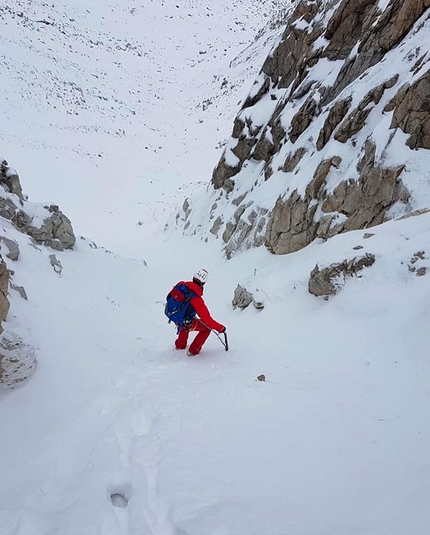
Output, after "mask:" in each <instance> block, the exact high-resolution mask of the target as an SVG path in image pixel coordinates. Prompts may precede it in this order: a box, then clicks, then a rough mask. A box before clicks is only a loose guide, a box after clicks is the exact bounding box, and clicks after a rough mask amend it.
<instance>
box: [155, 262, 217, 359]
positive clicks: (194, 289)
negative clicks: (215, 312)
mask: <svg viewBox="0 0 430 535" xmlns="http://www.w3.org/2000/svg"><path fill="white" fill-rule="evenodd" d="M208 275H209V273H208V272H207V271H206V269H199V271H197V272H196V273H195V274H194V276H193V280H192V281H187V282H185V281H181V282H178V283H177V284H176V285H175V286H174V287H173V289H172V290H171V291H170V292H169V294H168V295H167V302H166V306H165V314H166V316H167V317H168V318H169V321H173V323H175V325H176V327H177V333H178V337H177V339H176V340H175V347H176V349H185V348H186V347H187V342H188V336H189V334H190V332H191V331H197V333H198V334H197V336H196V337H195V338H194V340H193V342H192V343H191V345H190V347H189V349H188V351H187V355H188V356H195V355H198V354H199V353H200V351H201V349H202V347H203V344H204V343H205V342H206V340H207V339H208V337H209V335H210V333H211V330H215V331H218V332H219V333H223V332H225V330H226V329H225V327H224V325H221V323H218V322H217V321H215V320H214V319H213V318H212V316H211V315H210V312H209V310H208V308H207V306H206V304H205V302H204V301H203V297H202V295H203V288H204V285H205V283H206V281H207V280H208ZM196 316H198V317H196Z"/></svg>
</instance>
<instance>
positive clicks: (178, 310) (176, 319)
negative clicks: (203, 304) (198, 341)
mask: <svg viewBox="0 0 430 535" xmlns="http://www.w3.org/2000/svg"><path fill="white" fill-rule="evenodd" d="M193 297H196V294H195V293H194V292H192V291H191V290H190V289H189V288H188V286H187V285H186V284H185V283H184V282H182V283H181V282H180V283H178V284H177V285H176V286H174V287H173V288H172V290H171V291H170V292H169V293H168V294H167V297H166V306H165V307H164V313H165V314H166V316H167V317H168V318H169V323H170V322H171V321H173V323H175V324H176V325H177V327H178V332H179V331H180V329H181V327H182V326H183V325H184V324H187V323H191V320H192V319H193V318H194V317H195V315H196V311H195V310H194V308H193V307H192V306H191V303H190V301H191V299H192V298H193Z"/></svg>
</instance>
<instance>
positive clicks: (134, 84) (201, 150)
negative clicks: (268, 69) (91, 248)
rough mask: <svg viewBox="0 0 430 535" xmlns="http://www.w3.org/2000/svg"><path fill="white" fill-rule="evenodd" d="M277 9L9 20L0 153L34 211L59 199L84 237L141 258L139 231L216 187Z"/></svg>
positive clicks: (12, 12)
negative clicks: (200, 186) (194, 189)
mask: <svg viewBox="0 0 430 535" xmlns="http://www.w3.org/2000/svg"><path fill="white" fill-rule="evenodd" d="M277 4H279V1H277V0H272V1H269V2H265V3H264V6H263V7H262V5H261V2H259V1H257V0H248V1H247V2H231V1H227V0H222V1H220V2H216V3H204V4H202V3H201V2H196V1H195V0H187V1H186V2H181V3H178V2H176V1H173V0H164V1H162V2H156V1H148V2H146V3H145V4H143V5H141V4H140V3H138V2H135V1H134V0H121V1H118V0H117V1H115V2H102V3H99V5H98V6H93V5H92V3H91V2H86V1H85V0H82V1H80V2H63V3H61V4H47V3H45V2H40V1H36V2H30V1H28V0H19V1H17V2H14V4H13V7H11V6H3V7H0V17H1V20H2V22H3V30H2V34H1V36H0V42H1V45H2V49H3V50H4V51H5V53H4V56H3V58H2V59H1V72H2V75H3V78H4V79H5V80H7V83H6V84H2V87H1V89H0V101H1V102H3V103H4V105H3V106H2V107H1V109H0V113H1V115H0V122H1V124H2V129H1V130H2V131H1V132H0V139H1V142H2V145H1V147H2V148H1V150H0V154H1V155H2V156H3V157H5V158H6V159H7V160H8V161H9V163H10V165H13V166H14V167H16V168H17V169H18V172H19V173H20V176H21V179H22V181H23V182H24V184H25V190H26V193H27V194H28V195H29V197H30V199H31V200H33V201H37V200H44V201H46V200H48V199H51V198H52V199H55V202H56V203H58V204H60V206H61V207H62V209H63V211H64V212H65V213H66V214H68V215H69V217H70V218H71V219H72V221H74V224H75V227H76V230H77V231H78V233H88V234H90V235H91V237H92V238H93V239H95V240H96V241H100V240H102V241H103V243H104V244H105V245H107V246H109V247H114V248H115V250H117V251H120V250H122V251H124V252H125V253H126V254H135V248H136V247H135V246H136V242H137V243H139V240H140V241H141V240H142V239H143V237H144V234H145V229H144V228H141V227H142V226H141V225H138V222H139V221H141V222H143V221H144V222H145V227H147V228H149V226H150V222H151V221H154V219H156V220H159V221H161V222H162V224H164V221H165V219H166V215H167V214H169V213H170V211H173V209H174V206H176V204H177V200H176V201H175V203H172V202H171V199H172V198H177V197H179V198H180V199H183V198H184V197H185V196H186V195H185V191H184V188H185V190H186V189H187V185H188V184H190V183H191V184H193V183H196V182H199V181H204V182H207V181H208V180H209V177H210V173H211V172H212V168H213V167H214V166H215V164H216V162H217V160H218V159H219V155H220V146H221V145H220V143H222V142H223V141H224V139H225V138H227V136H228V135H229V133H230V127H231V122H232V120H233V117H234V115H235V113H236V111H237V106H238V102H239V101H240V100H241V99H242V98H244V97H245V96H246V93H247V90H248V88H249V85H250V84H251V80H252V79H253V77H254V76H255V75H256V73H257V72H258V70H259V69H260V67H261V64H262V62H263V60H264V57H265V55H266V54H267V52H268V50H269V48H270V46H271V43H272V42H273V39H274V38H275V36H277V34H278V33H279V31H280V30H279V29H278V30H270V27H269V26H270V24H269V21H270V20H271V14H272V13H274V12H275V8H276V6H277ZM268 24H269V26H268V27H267V28H266V31H265V32H263V33H262V35H260V38H259V39H258V42H257V43H253V41H254V38H255V35H256V33H257V31H259V30H261V29H262V28H263V29H264V26H265V25H268ZM256 45H257V46H256ZM248 47H249V48H248ZM244 49H245V50H244ZM230 63H231V64H232V66H231V67H230ZM246 80H247V81H246ZM217 146H218V148H216V147H217ZM34 169H38V170H39V173H40V174H39V175H38V176H37V177H36V176H35V174H34ZM154 199H157V200H158V201H157V203H156V204H155V206H154ZM125 234H127V235H128V236H130V238H131V239H132V240H133V242H134V243H133V248H132V247H130V246H129V247H127V245H126V244H125V243H124V242H125V239H124V235H125Z"/></svg>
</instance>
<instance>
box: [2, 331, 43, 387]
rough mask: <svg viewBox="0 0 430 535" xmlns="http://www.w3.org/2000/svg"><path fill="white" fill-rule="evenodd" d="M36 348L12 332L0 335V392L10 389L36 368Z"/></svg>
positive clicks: (31, 373)
mask: <svg viewBox="0 0 430 535" xmlns="http://www.w3.org/2000/svg"><path fill="white" fill-rule="evenodd" d="M36 365H37V361H36V350H35V349H34V348H33V347H32V346H30V345H29V344H26V343H25V342H24V341H23V340H22V339H21V338H20V337H19V336H17V335H16V334H14V333H12V332H8V333H7V334H6V333H3V334H2V335H1V336H0V392H2V391H5V390H12V389H14V388H16V387H17V386H19V385H21V384H22V383H23V382H24V381H26V380H27V379H28V378H29V377H31V376H32V375H33V373H34V371H35V369H36Z"/></svg>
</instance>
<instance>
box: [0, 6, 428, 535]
mask: <svg viewBox="0 0 430 535" xmlns="http://www.w3.org/2000/svg"><path fill="white" fill-rule="evenodd" d="M269 4H270V5H269ZM264 5H265V6H266V3H265V4H264ZM269 8H270V9H269ZM272 8H273V9H275V8H276V5H275V3H273V4H272V3H267V17H265V16H264V10H263V9H262V7H261V3H260V2H256V1H252V0H248V1H247V2H237V3H235V2H231V1H229V2H227V1H226V0H219V1H218V2H217V3H215V2H212V3H207V4H205V5H201V4H200V3H197V2H192V1H191V0H190V1H188V2H182V3H175V2H170V1H161V2H147V3H145V5H144V6H141V5H140V4H138V3H136V2H133V1H125V0H124V1H122V2H120V1H119V0H116V1H114V2H111V3H109V4H104V3H103V6H100V5H97V6H95V5H93V4H92V3H88V2H86V1H84V0H80V1H79V2H76V1H74V2H71V1H70V5H69V4H67V5H66V4H61V5H57V6H56V7H52V6H51V5H47V4H43V3H41V2H30V1H26V2H24V1H20V2H15V3H14V8H13V9H12V8H10V7H9V8H6V7H1V8H0V16H1V18H2V21H3V23H4V24H3V30H2V35H1V37H0V39H1V42H2V48H3V56H2V58H1V68H2V72H3V75H4V79H7V80H8V82H9V83H8V84H3V85H2V87H1V88H0V91H1V96H2V102H4V103H7V105H5V106H3V107H2V109H1V110H0V113H1V122H2V126H3V127H2V131H1V133H0V135H1V139H2V144H1V150H0V152H1V155H2V156H3V157H4V158H6V159H7V160H8V161H9V162H10V164H11V165H12V166H14V167H16V169H17V170H18V172H19V173H20V176H21V181H22V184H23V189H24V191H25V192H26V193H28V194H29V195H30V199H31V200H33V201H38V202H39V201H40V202H42V201H47V200H52V201H54V202H56V203H58V204H60V207H61V208H62V209H63V210H64V212H65V213H66V214H67V215H69V216H70V217H71V219H72V221H73V224H74V227H75V230H76V231H77V233H78V234H81V235H83V236H85V237H83V236H82V237H79V238H78V240H77V244H76V247H75V249H74V250H73V251H65V252H61V253H58V252H57V253H56V256H57V259H58V260H59V262H60V263H61V266H62V269H61V270H59V269H57V270H56V271H54V269H53V266H52V265H51V263H50V259H49V255H50V254H53V251H52V250H50V249H47V248H44V247H38V246H34V245H32V244H31V243H30V241H29V240H28V238H27V237H25V236H23V235H22V234H20V233H18V232H17V231H16V230H15V229H14V228H13V227H12V226H11V225H10V224H9V223H8V222H6V221H3V222H2V228H3V232H4V235H5V236H7V237H9V238H10V239H14V240H16V241H17V242H18V243H19V245H20V249H21V255H20V258H19V260H18V261H17V262H12V261H10V260H9V259H6V260H7V262H8V267H9V268H10V269H13V271H14V272H15V273H14V275H13V277H14V281H15V283H16V284H19V285H22V286H23V287H24V288H25V289H26V292H27V295H28V301H25V300H24V299H22V298H21V297H20V295H19V294H18V292H16V291H13V290H11V292H10V301H11V310H10V313H9V317H8V320H7V322H5V323H4V327H5V328H6V329H8V330H11V331H14V332H16V333H17V334H18V335H20V336H21V337H22V338H23V339H25V341H26V342H28V343H31V344H32V345H34V346H35V347H36V348H37V355H38V368H37V371H36V373H35V374H34V375H33V377H32V378H31V379H30V380H29V381H28V382H27V383H26V384H25V385H23V386H22V387H21V388H18V389H16V390H14V391H12V392H7V393H2V394H0V422H1V434H0V481H1V485H0V534H1V535H126V534H127V535H146V534H148V535H262V534H270V535H316V534H318V535H357V534H363V535H364V534H365V535H382V534H390V535H405V534H406V533H411V534H412V533H413V534H414V535H427V533H428V526H429V525H430V512H429V510H428V503H429V499H430V483H429V481H430V477H429V473H430V472H429V471H430V462H429V455H428V451H429V449H430V448H429V447H430V427H429V416H430V414H429V402H430V387H429V385H430V370H429V360H428V347H429V342H430V340H429V329H428V324H429V320H430V305H429V303H430V290H429V285H428V275H426V276H422V277H417V276H416V269H417V268H420V267H423V268H424V267H427V268H428V267H430V260H429V257H430V251H429V247H428V244H429V234H430V214H429V213H425V214H423V215H420V216H417V217H410V218H407V219H403V220H398V221H393V222H390V223H388V224H385V225H382V226H380V227H375V228H374V229H372V233H373V236H370V237H368V236H367V235H366V233H365V232H363V231H356V232H351V233H348V234H344V235H340V236H337V237H335V238H333V239H331V240H329V241H327V242H325V243H319V242H315V243H313V244H311V245H310V246H308V247H307V248H306V249H303V250H302V251H300V252H298V253H294V254H291V255H287V256H282V257H275V256H273V255H270V254H269V253H268V252H267V251H266V250H265V249H264V248H260V249H256V250H250V251H247V252H245V253H243V254H240V255H237V256H235V257H234V258H233V259H232V260H229V261H227V260H226V259H225V257H224V256H223V254H222V252H221V250H220V244H219V242H218V241H216V240H213V239H212V240H209V241H208V242H207V243H206V242H205V240H204V239H203V240H202V239H200V238H199V237H197V236H194V237H185V236H182V235H180V234H179V233H178V232H175V231H174V229H173V226H172V225H171V226H169V228H168V229H167V230H166V231H163V226H164V223H165V221H166V220H167V219H168V217H170V216H171V215H172V213H174V212H175V209H176V207H177V205H178V203H182V201H183V200H184V198H185V197H186V195H188V193H189V192H192V191H197V190H199V189H202V188H204V187H205V184H206V183H207V182H208V181H209V179H210V171H211V169H212V167H213V166H214V165H215V164H216V161H217V158H218V157H219V156H220V153H221V151H220V148H219V147H221V146H222V143H223V142H224V140H225V139H226V137H227V136H228V135H229V134H230V131H231V121H232V118H233V116H234V114H235V112H236V111H237V108H238V101H239V100H241V99H242V98H243V97H244V96H245V95H246V92H247V91H248V90H249V89H250V88H251V85H252V81H253V77H254V75H256V74H257V72H258V68H259V65H261V63H262V61H263V58H264V56H265V54H266V53H267V49H268V47H269V48H270V46H271V43H273V42H274V41H275V40H276V39H277V37H278V35H279V29H278V30H277V29H276V28H272V27H271V26H267V27H266V31H265V32H264V33H263V35H261V36H260V38H259V40H257V41H253V39H254V35H255V34H256V32H257V31H258V30H259V29H260V28H261V27H263V26H264V24H265V23H266V22H268V19H269V14H270V12H272ZM20 13H22V14H20ZM37 21H45V22H37ZM126 43H129V46H127V44H126ZM139 52H140V53H141V55H139ZM230 64H231V65H232V66H231V67H229V65H230ZM224 78H225V79H227V84H225V85H224V88H222V83H223V80H224ZM233 86H234V87H233ZM77 87H79V88H80V89H81V91H79V90H78V89H77ZM223 90H225V92H223ZM139 92H140V93H139ZM79 95H81V97H82V98H81V97H80V96H79ZM105 99H107V100H105ZM207 99H209V100H211V101H212V102H211V103H210V104H209V103H206V105H205V106H203V102H204V101H205V100H207ZM203 108H205V109H203ZM132 112H135V114H133V113H132ZM358 246H360V247H362V249H360V250H357V249H354V248H356V247H358ZM417 252H420V255H419V257H416V253H417ZM364 253H372V254H374V255H375V257H376V262H375V264H374V266H372V268H370V269H367V270H364V271H363V272H362V276H361V277H360V278H353V279H350V280H348V281H346V283H345V285H344V288H343V289H342V291H341V292H340V293H339V294H338V295H337V296H335V297H333V298H331V299H329V300H328V301H325V300H323V299H317V298H315V297H314V296H312V295H311V294H309V292H308V280H309V273H310V271H311V270H312V269H313V268H314V266H315V265H316V264H317V263H318V264H319V265H320V266H325V265H328V264H330V263H331V262H336V261H342V260H344V259H352V258H354V257H355V256H358V255H361V254H364ZM414 258H415V260H413V259H414ZM201 267H205V268H206V269H208V271H209V273H210V278H209V281H208V283H207V285H206V289H205V300H206V303H207V304H208V306H209V308H210V310H211V313H212V315H213V317H214V318H215V319H216V320H218V321H219V322H221V323H223V324H224V325H226V326H227V333H228V337H229V343H230V350H229V351H228V352H226V351H224V347H223V346H222V344H221V343H220V342H219V340H218V339H217V337H216V336H215V334H212V335H211V337H210V338H209V340H208V342H207V343H206V345H205V346H204V349H203V351H202V353H201V354H200V355H199V356H198V357H196V358H189V357H187V356H186V354H185V352H184V351H177V350H176V349H174V345H173V342H174V339H175V329H174V327H173V326H172V325H169V324H167V319H166V318H165V316H164V314H163V306H164V299H165V296H166V294H167V292H168V291H169V290H170V289H171V287H172V285H173V284H174V283H176V282H177V281H179V280H183V279H189V278H191V277H192V274H193V273H194V272H195V271H196V270H197V269H199V268H201ZM413 268H415V271H411V269H413ZM238 283H240V284H242V285H245V286H246V287H247V289H249V290H250V291H252V292H253V293H254V295H256V296H258V299H259V300H261V301H263V302H264V305H265V308H264V309H263V310H261V311H257V310H256V309H254V308H253V307H252V306H251V307H249V308H247V309H246V310H244V311H241V310H238V309H236V310H234V309H233V308H232V305H231V299H232V297H233V292H234V289H235V288H236V286H237V284H238ZM262 374H264V375H265V381H259V380H257V377H258V376H260V375H262Z"/></svg>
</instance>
